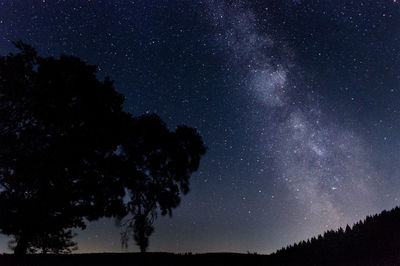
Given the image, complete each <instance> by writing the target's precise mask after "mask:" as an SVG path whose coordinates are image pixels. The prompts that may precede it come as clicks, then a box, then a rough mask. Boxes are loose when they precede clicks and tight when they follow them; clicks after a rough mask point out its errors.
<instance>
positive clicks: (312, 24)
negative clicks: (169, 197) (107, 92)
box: [0, 0, 400, 253]
mask: <svg viewBox="0 0 400 266" xmlns="http://www.w3.org/2000/svg"><path fill="white" fill-rule="evenodd" d="M399 5H400V3H397V1H396V0H376V1H361V0H354V1H350V0H346V1H345V0H341V1H339V0H325V1H323V0H320V1H318V0H309V1H306V0H286V1H283V0H282V1H276V0H270V1H231V0H229V1H228V0H226V1H223V0H202V1H198V0H190V1H189V0H186V1H184V0H175V1H174V0H142V1H125V0H124V1H116V0H103V1H100V0H65V1H56V0H40V1H33V0H16V1H12V0H2V1H0V54H1V55H5V54H7V53H9V52H10V51H14V48H13V46H12V44H11V41H16V40H22V41H24V42H26V43H29V44H31V45H32V46H33V47H35V48H36V49H37V50H38V52H39V55H41V56H56V57H58V56H60V55H61V54H67V55H74V56H78V57H80V58H82V59H83V60H85V61H87V62H88V63H90V64H95V65H98V76H99V78H104V77H105V76H110V77H111V78H112V79H114V80H115V87H116V89H117V90H118V91H120V92H121V93H123V94H124V95H125V96H126V102H125V106H124V107H125V109H126V110H127V111H129V112H131V113H132V114H134V115H140V114H142V113H152V112H154V113H157V114H158V115H159V116H160V117H161V118H162V119H163V120H164V121H165V122H166V123H167V124H168V126H169V127H170V128H171V129H173V128H175V127H176V126H177V125H180V124H186V125H188V126H191V127H196V128H197V129H198V130H199V131H200V134H201V135H202V136H203V138H204V141H205V142H206V145H207V146H208V151H207V154H206V155H205V156H204V157H203V159H202V161H201V165H200V169H199V171H198V172H196V173H195V174H194V175H193V176H192V179H191V191H190V193H189V194H188V195H187V196H186V197H184V198H183V201H182V203H181V205H180V206H179V207H178V208H177V209H176V210H175V212H174V215H173V217H172V218H168V217H162V218H160V217H159V219H158V220H157V223H156V231H155V233H154V235H152V236H151V238H150V251H171V252H189V251H191V252H216V251H230V252H247V251H250V252H258V253H270V252H273V251H275V250H276V249H278V248H280V247H282V246H284V245H287V244H291V243H293V242H296V241H299V240H303V239H306V238H308V237H311V236H313V235H318V234H320V233H322V232H323V231H325V230H327V229H336V228H338V227H340V226H345V225H346V224H352V223H354V222H356V221H358V220H360V219H363V218H364V217H365V216H366V215H369V214H375V213H378V212H380V211H382V210H383V209H390V208H392V207H395V206H396V205H399V199H400V169H399V165H400V147H399V146H400V72H399V70H400V6H399ZM78 234H79V235H78V237H77V238H76V240H77V241H78V244H79V247H80V249H79V252H114V251H117V252H122V251H126V249H121V245H120V240H119V239H120V234H119V229H118V228H117V227H116V226H115V223H114V221H113V220H111V219H110V220H105V219H103V220H100V221H98V222H94V223H90V224H89V226H88V228H87V230H86V231H84V232H78ZM128 251H137V248H136V246H135V245H134V243H133V241H132V242H131V245H130V247H129V248H128ZM0 252H10V251H9V250H8V249H7V239H6V238H5V237H3V236H1V237H0Z"/></svg>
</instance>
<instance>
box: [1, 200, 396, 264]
mask: <svg viewBox="0 0 400 266" xmlns="http://www.w3.org/2000/svg"><path fill="white" fill-rule="evenodd" d="M399 251H400V208H399V207H396V208H394V209H392V210H390V211H383V212H381V213H380V214H376V215H373V216H367V217H366V219H365V220H362V221H359V222H357V223H356V224H354V225H353V226H352V227H350V226H347V227H346V228H345V229H343V228H339V229H338V230H336V231H334V230H329V231H327V232H325V233H324V234H322V235H318V236H317V237H312V238H311V239H308V240H305V241H302V242H300V243H296V244H294V245H290V246H288V247H285V248H282V249H280V250H278V251H277V252H275V253H273V254H271V255H257V254H235V253H208V254H172V253H148V254H139V253H120V254H117V253H103V254H72V255H70V254H66V255H56V254H47V255H42V254H31V255H25V256H24V257H15V256H14V255H1V256H0V265H154V266H157V265H400V252H399Z"/></svg>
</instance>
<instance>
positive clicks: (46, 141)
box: [0, 42, 205, 254]
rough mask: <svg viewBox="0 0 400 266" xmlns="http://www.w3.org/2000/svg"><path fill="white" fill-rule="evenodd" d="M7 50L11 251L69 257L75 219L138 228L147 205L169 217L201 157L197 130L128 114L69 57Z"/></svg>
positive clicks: (1, 98)
mask: <svg viewBox="0 0 400 266" xmlns="http://www.w3.org/2000/svg"><path fill="white" fill-rule="evenodd" d="M16 47H17V48H18V49H19V50H20V52H19V53H17V54H10V55H7V56H3V57H0V147H1V151H0V232H1V233H3V234H5V235H9V236H13V237H14V239H13V241H11V243H10V244H11V246H12V247H13V248H14V251H15V253H20V254H23V253H26V252H36V251H38V250H40V251H42V252H64V251H70V250H71V248H75V243H74V242H72V241H71V239H72V237H73V234H72V231H71V230H70V229H72V228H81V229H84V228H85V226H86V225H85V222H84V221H85V220H84V219H85V218H86V219H88V220H94V219H98V218H99V217H104V216H106V217H110V216H118V217H124V216H126V215H128V214H132V215H133V219H134V220H135V221H137V222H136V224H142V222H138V221H140V218H139V217H141V215H139V213H142V214H143V211H142V210H143V208H145V209H146V210H147V209H148V208H149V207H148V204H149V203H152V204H153V205H152V208H151V209H152V213H154V211H155V209H156V207H160V209H161V211H162V214H164V213H167V212H169V213H171V210H172V208H175V207H176V206H177V205H178V203H179V199H180V192H183V193H186V192H187V191H188V187H189V186H188V180H189V177H190V174H191V173H192V172H193V171H195V170H197V167H198V164H199V160H200V157H201V155H203V154H204V152H205V148H204V146H203V142H202V140H201V138H200V136H199V135H198V134H197V132H196V131H195V130H194V129H190V128H187V127H179V128H178V129H177V130H176V131H175V132H171V131H169V130H168V129H167V127H166V125H165V124H164V123H163V122H162V121H161V120H160V119H159V118H158V117H157V116H156V115H150V116H142V117H138V118H135V117H132V116H131V115H130V114H128V113H126V112H124V111H123V109H122V104H123V102H124V97H123V95H121V94H120V93H118V92H116V91H115V89H114V87H113V82H112V81H111V80H110V79H108V78H106V79H104V81H99V80H98V79H97V77H96V67H95V66H91V65H88V64H86V63H85V62H83V61H81V60H80V59H78V58H76V57H69V56H61V57H60V58H59V59H55V58H53V57H49V58H43V57H40V56H38V55H37V53H36V51H35V50H34V49H33V48H32V47H30V46H28V45H26V44H24V43H22V42H18V43H16ZM127 191H128V192H129V196H130V197H129V199H130V200H129V202H128V203H126V202H124V201H123V198H124V196H126V195H125V193H126V192H127ZM146 217H148V216H146ZM153 218H154V216H153ZM146 224H151V223H148V222H147V223H146ZM136 228H140V230H141V232H143V228H144V227H143V226H136ZM146 230H147V229H146ZM146 230H145V231H144V232H145V234H144V235H146V236H147V240H148V236H149V235H150V233H151V232H150V231H149V230H147V231H146ZM140 234H142V233H140ZM135 239H137V238H136V237H135ZM140 239H141V238H140ZM138 241H139V240H138ZM140 241H143V240H140ZM140 241H139V242H140Z"/></svg>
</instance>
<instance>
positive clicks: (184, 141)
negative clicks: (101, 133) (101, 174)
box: [121, 115, 206, 252]
mask: <svg viewBox="0 0 400 266" xmlns="http://www.w3.org/2000/svg"><path fill="white" fill-rule="evenodd" d="M129 126H130V127H132V128H134V129H135V130H129V132H135V134H132V135H129V136H127V138H125V139H126V141H125V142H124V143H123V145H122V146H121V154H123V157H124V158H125V167H128V169H130V168H131V167H135V169H130V170H126V171H125V173H126V174H128V175H127V176H125V178H124V187H125V188H126V189H127V191H128V196H129V200H128V202H127V204H126V209H127V211H128V215H127V217H126V218H125V222H124V223H123V225H124V226H125V231H124V232H123V234H122V243H123V244H124V245H127V241H128V239H129V237H130V236H131V235H133V238H134V240H135V242H136V244H137V245H138V246H139V248H140V250H141V252H145V251H146V249H147V247H148V244H149V237H150V235H151V234H152V233H153V231H154V227H153V223H154V221H155V219H156V217H157V213H158V211H160V213H161V215H166V214H169V215H172V209H173V208H176V207H177V206H178V205H179V203H180V199H181V195H182V194H186V193H188V191H189V178H190V176H191V174H192V173H193V172H194V171H196V170H197V169H198V167H199V163H200V158H201V156H202V155H203V154H204V153H205V151H206V148H205V146H204V144H203V141H202V139H201V137H200V135H199V134H198V133H197V131H196V130H195V129H192V128H188V127H186V126H180V127H178V128H177V129H176V130H175V131H174V132H171V131H169V130H168V128H167V127H166V125H165V124H164V123H163V122H162V121H161V120H160V119H159V118H158V117H157V116H155V115H149V116H142V117H140V118H139V119H137V120H136V121H133V123H131V124H130V125H129ZM122 168H123V167H122ZM132 173H135V175H136V177H135V178H132V176H130V174H132Z"/></svg>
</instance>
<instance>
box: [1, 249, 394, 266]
mask: <svg viewBox="0 0 400 266" xmlns="http://www.w3.org/2000/svg"><path fill="white" fill-rule="evenodd" d="M399 253H400V252H399ZM342 259H343V258H342ZM342 259H341V258H338V257H336V258H328V257H326V258H324V259H323V261H321V258H318V259H313V258H311V257H309V258H301V259H300V261H301V262H299V261H297V262H296V261H295V260H290V261H288V260H286V259H285V258H279V259H278V258H276V257H275V256H273V255H272V256H271V255H256V254H236V253H208V254H193V255H192V254H184V255H181V254H172V253H147V254H144V255H142V254H139V253H100V254H73V255H26V256H24V257H20V258H16V257H15V256H14V255H0V265H2V266H7V265H21V266H23V265H30V266H33V265H38V266H39V265H93V266H94V265H104V266H105V265H107V266H111V265H146V266H147V265H149V266H153V265H154V266H172V265H207V266H208V265H210V266H219V265H249V266H251V265H282V266H283V265H366V266H368V265H400V255H399V254H396V255H386V256H384V257H380V256H376V254H375V255H374V254H365V256H363V257H359V258H347V259H346V260H347V261H344V260H342Z"/></svg>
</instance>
